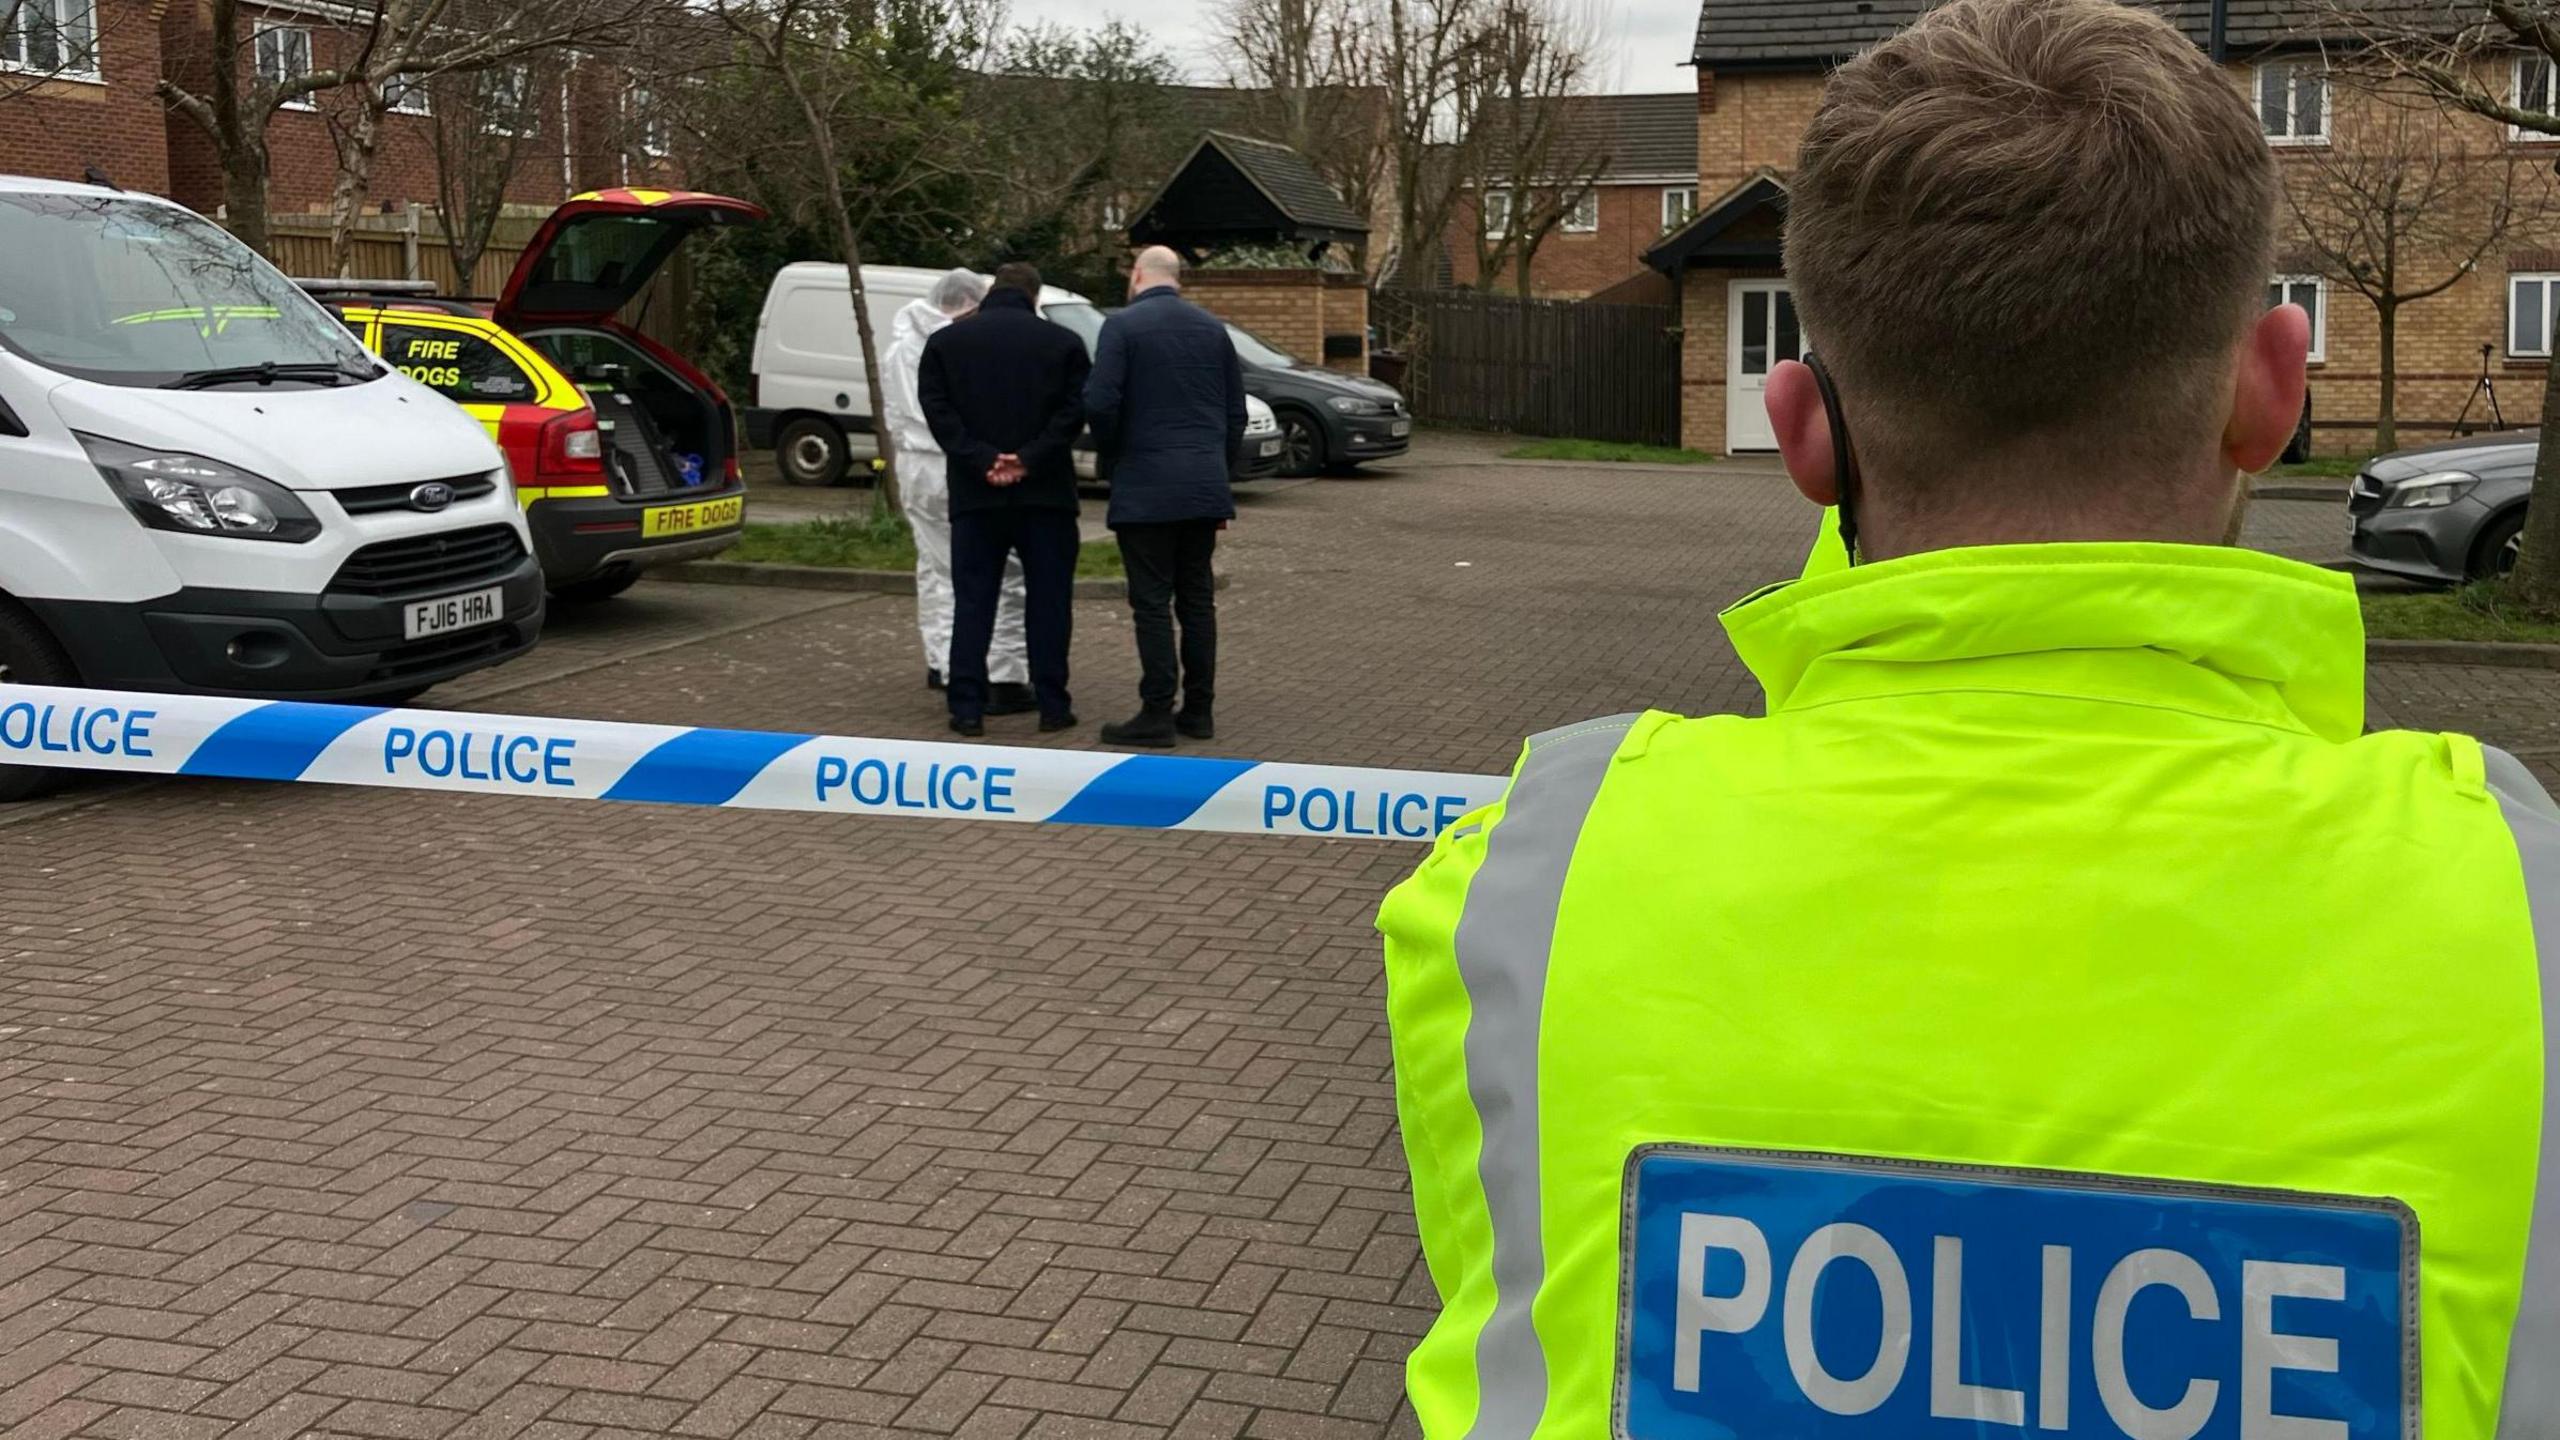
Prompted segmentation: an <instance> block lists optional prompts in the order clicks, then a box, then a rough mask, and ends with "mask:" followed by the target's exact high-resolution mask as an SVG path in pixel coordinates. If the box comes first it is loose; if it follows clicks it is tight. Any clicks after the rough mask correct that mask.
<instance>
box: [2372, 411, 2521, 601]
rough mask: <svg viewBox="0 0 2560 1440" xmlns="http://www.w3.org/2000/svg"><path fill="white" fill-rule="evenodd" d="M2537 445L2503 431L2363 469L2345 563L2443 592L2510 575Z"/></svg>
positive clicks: (2402, 453)
mask: <svg viewBox="0 0 2560 1440" xmlns="http://www.w3.org/2000/svg"><path fill="white" fill-rule="evenodd" d="M2535 441H2536V436H2535V433H2534V432H2533V431H2531V430H2506V431H2501V432H2499V433H2498V434H2495V435H2474V436H2472V437H2470V438H2469V439H2466V440H2448V441H2446V442H2445V443H2443V444H2441V445H2421V446H2419V447H2418V448H2417V449H2415V450H2397V451H2394V452H2392V453H2391V454H2389V455H2377V456H2375V457H2374V458H2373V459H2371V460H2368V461H2366V462H2365V465H2364V469H2363V470H2362V472H2360V473H2359V474H2358V475H2357V476H2356V479H2355V484H2354V486H2353V487H2352V488H2351V489H2349V490H2348V492H2347V513H2348V515H2349V516H2350V517H2351V518H2350V520H2349V522H2348V523H2349V525H2350V527H2351V529H2352V533H2351V535H2350V536H2349V538H2348V541H2347V558H2349V559H2351V560H2353V561H2355V563H2357V564H2358V565H2361V566H2364V567H2365V568H2366V569H2369V570H2380V571H2384V572H2386V573H2388V574H2392V575H2406V576H2409V577H2410V578H2412V579H2417V580H2436V581H2442V582H2444V583H2446V584H2460V583H2461V582H2463V581H2466V580H2487V579H2491V578H2494V577H2496V576H2499V575H2504V574H2505V573H2507V571H2508V570H2509V569H2511V568H2513V567H2514V565H2515V563H2516V547H2517V542H2518V541H2519V539H2520V538H2521V537H2522V536H2523V534H2524V502H2525V497H2526V496H2527V495H2528V494H2530V493H2531V492H2532V490H2533V457H2534V451H2535V449H2536V445H2535Z"/></svg>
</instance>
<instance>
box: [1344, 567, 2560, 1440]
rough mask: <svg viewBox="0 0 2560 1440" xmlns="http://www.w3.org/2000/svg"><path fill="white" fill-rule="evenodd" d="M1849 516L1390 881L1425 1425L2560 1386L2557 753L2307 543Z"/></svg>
mask: <svg viewBox="0 0 2560 1440" xmlns="http://www.w3.org/2000/svg"><path fill="white" fill-rule="evenodd" d="M1827 543H1828V544H1829V545H1830V548H1831V550H1832V551H1834V552H1835V553H1836V551H1837V544H1836V541H1830V542H1827ZM1821 559H1822V556H1821V553H1820V552H1819V551H1817V554H1816V556H1815V560H1816V562H1817V564H1819V562H1820V561H1821ZM1823 568H1825V569H1827V570H1828V573H1822V574H1818V575H1816V576H1814V577H1813V578H1810V579H1806V580H1802V581H1798V582H1795V583H1792V584H1789V585H1785V586H1780V587H1776V588H1773V589H1772V590H1770V591H1767V592H1763V593H1762V594H1760V595H1757V596H1754V597H1752V598H1751V599H1748V600H1746V601H1744V602H1743V603H1741V604H1740V605H1737V606H1735V607H1734V608H1733V609H1732V610H1730V611H1729V612H1727V614H1726V615H1725V625H1726V628H1727V630H1728V631H1729V632H1730V633H1731V635H1732V637H1733V641H1734V644H1735V646H1736V647H1737V649H1738V650H1739V651H1740V653H1741V655H1742V658H1743V660H1744V661H1745V662H1746V663H1747V664H1748V665H1749V666H1750V667H1751V668H1752V670H1753V671H1754V673H1755V674H1757V675H1758V676H1759V677H1760V679H1761V681H1762V683H1763V685H1764V686H1765V688H1766V691H1767V694H1768V697H1769V714H1768V715H1767V717H1766V718H1762V719H1744V718H1739V717H1729V716H1726V717H1710V718H1705V719H1684V718H1681V717H1678V716H1673V715H1667V714H1661V713H1652V714H1645V715H1638V716H1628V717H1621V718H1619V719H1615V720H1604V721H1597V722H1593V723H1591V724H1587V725H1581V726H1575V727H1571V728H1568V729H1565V730H1561V731H1557V732H1553V733H1551V734H1548V735H1543V736H1540V737H1538V738H1536V739H1535V740H1533V741H1531V742H1530V745H1529V747H1528V750H1527V753H1526V755H1525V756H1524V757H1523V759H1522V762H1521V765H1520V768H1519V770H1518V772H1517V774H1516V776H1515V778H1514V780H1513V783H1512V786H1511V789H1510V791H1509V793H1508V795H1507V797H1506V798H1505V799H1504V800H1503V801H1501V802H1500V803H1498V804H1496V805H1494V806H1491V807H1489V808H1488V809H1486V810H1484V811H1481V812H1479V813H1478V814H1476V815H1474V816H1472V817H1470V818H1468V819H1466V820H1463V821H1461V822H1460V823H1459V824H1458V825H1457V826H1456V827H1454V828H1453V829H1452V830H1451V831H1450V832H1449V833H1448V834H1447V835H1445V836H1444V837H1443V838H1442V839H1441V840H1440V842H1439V843H1438V844H1437V846H1436V847H1435V849H1434V851H1433V853H1432V855H1431V857H1430V858H1429V859H1428V860H1427V861H1425V862H1424V864H1423V866H1422V868H1421V869H1420V871H1419V872H1418V873H1416V874H1415V875H1414V876H1413V877H1412V878H1411V879H1409V880H1408V881H1406V882H1405V883H1404V884H1403V885H1402V886H1400V887H1399V888H1398V889H1397V890H1396V891H1395V892H1394V894H1393V895H1392V896H1391V897H1390V898H1389V899H1388V901H1387V903H1386V906H1385V909H1384V911H1383V913H1382V915H1381V917H1380V927H1381V929H1382V930H1383V932H1384V934H1385V936H1386V945H1387V980H1388V1009H1389V1017H1390V1020H1391V1022H1392V1026H1393V1031H1394V1049H1395V1068H1396V1089H1397V1106H1398V1113H1399V1115H1400V1117H1401V1121H1402V1128H1403V1133H1404V1142H1405V1147H1406V1152H1407V1155H1408V1158H1409V1161H1410V1164H1411V1167H1412V1174H1413V1188H1414V1209H1415V1214H1416V1218H1417V1221H1418V1223H1419V1228H1420V1234H1421V1240H1422V1247H1423V1251H1424V1255H1425V1258H1426V1260H1427V1261H1428V1264H1429V1267H1430V1271H1431V1275H1432V1278H1433V1281H1434V1283H1435V1285H1436V1286H1437V1288H1438V1290H1439V1292H1440V1296H1441V1301H1442V1310H1441V1313H1440V1315H1439V1317H1438V1320H1437V1322H1436V1323H1435V1324H1434V1325H1433V1326H1432V1328H1431V1331H1430V1333H1429V1334H1428V1336H1427V1337H1425V1339H1424V1340H1423V1342H1422V1343H1421V1345H1420V1347H1419V1348H1418V1349H1417V1350H1416V1351H1415V1353H1414V1355H1413V1357H1412V1360H1411V1362H1410V1367H1409V1371H1408V1383H1409V1390H1410V1394H1411V1396H1412V1399H1413V1402H1414V1405H1415V1407H1416V1409H1417V1410H1418V1412H1419V1414H1420V1416H1421V1419H1422V1423H1423V1428H1424V1431H1425V1433H1426V1434H1428V1435H1430V1436H1433V1437H1461V1436H1464V1437H1473V1440H1527V1437H1532V1436H1536V1437H1549V1440H1555V1437H1574V1440H1580V1437H1588V1436H1607V1435H1621V1436H1635V1437H1645V1440H1705V1437H1720V1440H1721V1437H1750V1440H1836V1437H1855V1440H1887V1437H1891V1440H1911V1437H1919V1440H1933V1437H1961V1436H2009V1437H2026V1436H2033V1437H2038V1440H2042V1437H2060V1440H2079V1437H2098V1436H2103V1437H2109V1440H2127V1437H2131V1440H2187V1437H2191V1436H2200V1437H2205V1440H2222V1437H2248V1440H2372V1437H2396V1440H2415V1437H2417V1436H2419V1434H2420V1433H2421V1429H2422V1428H2423V1432H2424V1435H2425V1436H2426V1437H2427V1440H2492V1437H2497V1440H2524V1437H2549V1436H2554V1435H2560V1150H2556V1149H2555V1148H2554V1146H2553V1143H2552V1139H2551V1134H2552V1129H2551V1127H2546V1126H2545V1124H2544V1123H2543V1095H2544V1090H2545V1087H2546V1080H2547V1076H2548V1073H2549V1071H2548V1066H2549V1063H2550V1059H2549V1055H2548V1053H2547V1051H2546V1047H2545V1044H2544V1021H2543V1014H2542V1008H2541V1007H2542V1000H2541V996H2542V993H2543V991H2544V990H2545V989H2546V988H2547V985H2546V977H2547V976H2549V975H2550V974H2551V973H2553V971H2554V969H2555V957H2560V810H2555V809H2554V807H2553V806H2552V804H2551V802H2550V801H2549V799H2548V798H2547V797H2546V796H2545V795H2544V793H2543V791H2542V789H2541V787H2540V786H2539V785H2538V784H2536V783H2535V781H2534V780H2533V778H2532V776H2531V775H2530V774H2529V773H2528V772H2527V771H2526V770H2525V769H2524V767H2523V766H2522V765H2521V764H2520V763H2519V762H2517V761H2516V760H2514V759H2513V758H2511V757H2508V756H2505V755H2503V754H2501V753H2499V752H2495V751H2486V750H2484V749H2483V748H2482V747H2481V746H2480V745H2479V744H2477V743H2476V742H2474V741H2472V740H2469V739H2466V738H2463V737H2459V736H2448V735H2424V734H2410V733H2388V734H2376V735H2366V734H2364V733H2363V719H2364V677H2363V636H2362V627H2361V623H2360V619H2359V616H2358V612H2357V606H2356V600H2355V596H2354V592H2353V588H2352V586H2351V585H2350V583H2349V582H2348V581H2347V580H2346V579H2345V577H2342V576H2338V575H2333V574H2330V573H2328V572H2325V571H2321V570H2318V569H2314V568H2311V567H2308V566H2303V565H2298V564H2294V563H2292V562H2289V561H2284V560H2279V559H2274V558H2270V557H2267V556H2263V555H2257V554H2253V553H2250V552H2247V551H2242V550H2236V549H2222V548H2205V547H2186V546H2166V545H2138V544H2120V545H2021V546H2003V547H1996V548H1984V549H1972V550H1954V551H1944V552H1938V553H1933V554H1926V555H1918V556H1911V557H1906V558H1900V559H1895V560H1890V561H1885V562H1881V563H1876V564H1870V565H1862V566H1860V567H1858V568H1856V569H1854V570H1850V569H1847V568H1845V567H1823ZM2538 1176H2540V1177H2541V1181H2540V1184H2539V1188H2537V1177H2538ZM2511 1340H2512V1344H2511V1343H2510V1342H2511Z"/></svg>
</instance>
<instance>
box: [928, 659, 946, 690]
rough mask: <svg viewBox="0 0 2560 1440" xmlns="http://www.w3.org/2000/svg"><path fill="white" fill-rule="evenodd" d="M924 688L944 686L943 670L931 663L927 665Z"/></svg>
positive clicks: (935, 688) (936, 688) (934, 688)
mask: <svg viewBox="0 0 2560 1440" xmlns="http://www.w3.org/2000/svg"><path fill="white" fill-rule="evenodd" d="M924 688H926V689H927V690H939V689H941V688H943V681H942V672H941V671H939V670H936V669H934V668H933V667H932V666H930V665H928V666H926V667H925V671H924Z"/></svg>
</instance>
